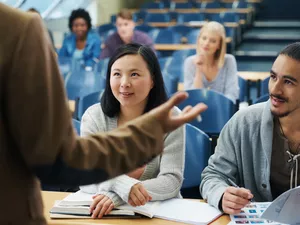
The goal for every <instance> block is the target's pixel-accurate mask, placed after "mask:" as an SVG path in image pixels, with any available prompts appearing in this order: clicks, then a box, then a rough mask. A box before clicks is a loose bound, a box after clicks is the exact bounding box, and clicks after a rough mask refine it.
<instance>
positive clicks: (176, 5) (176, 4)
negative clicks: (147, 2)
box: [170, 2, 193, 10]
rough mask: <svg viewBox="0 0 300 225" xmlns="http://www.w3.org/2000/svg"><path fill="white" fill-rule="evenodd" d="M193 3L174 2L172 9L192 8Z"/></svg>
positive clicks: (171, 5)
mask: <svg viewBox="0 0 300 225" xmlns="http://www.w3.org/2000/svg"><path fill="white" fill-rule="evenodd" d="M192 8H193V4H192V3H191V2H172V3H171V4H170V10H175V9H192Z"/></svg>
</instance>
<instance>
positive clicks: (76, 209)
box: [50, 200, 135, 218]
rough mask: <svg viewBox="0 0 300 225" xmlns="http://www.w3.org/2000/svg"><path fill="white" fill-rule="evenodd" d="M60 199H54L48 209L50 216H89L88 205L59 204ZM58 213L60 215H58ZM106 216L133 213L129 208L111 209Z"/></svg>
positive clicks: (129, 214) (132, 214) (133, 214)
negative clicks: (52, 204)
mask: <svg viewBox="0 0 300 225" xmlns="http://www.w3.org/2000/svg"><path fill="white" fill-rule="evenodd" d="M60 203H61V201H58V200H57V201H55V203H54V206H53V207H52V208H51V210H50V216H52V218H53V217H54V215H56V217H60V218H63V217H64V218H65V217H66V216H63V215H70V216H72V217H74V216H79V218H83V217H84V216H86V217H88V218H90V216H91V213H90V207H89V206H85V205H60ZM57 214H59V215H60V216H58V215H57ZM106 216H111V217H114V216H135V213H134V212H133V211H130V210H121V209H113V210H112V211H111V212H110V213H109V214H107V215H106Z"/></svg>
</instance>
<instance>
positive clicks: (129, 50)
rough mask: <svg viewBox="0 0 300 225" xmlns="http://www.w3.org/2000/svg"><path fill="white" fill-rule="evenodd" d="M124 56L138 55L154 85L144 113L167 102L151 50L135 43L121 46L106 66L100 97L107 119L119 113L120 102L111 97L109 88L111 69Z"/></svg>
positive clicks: (156, 60)
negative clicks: (103, 88) (143, 61)
mask: <svg viewBox="0 0 300 225" xmlns="http://www.w3.org/2000/svg"><path fill="white" fill-rule="evenodd" d="M125 55H140V56H141V57H142V58H143V59H144V60H145V62H146V64H147V67H148V70H149V72H150V74H151V78H152V80H153V83H154V85H153V88H152V89H151V90H150V92H149V95H148V102H147V104H146V107H145V109H144V113H146V112H148V111H150V110H151V109H153V108H155V107H157V106H159V105H161V104H162V103H164V102H166V101H167V94H166V89H165V85H164V81H163V77H162V73H161V70H160V66H159V62H158V59H157V57H156V55H155V53H154V52H153V51H152V49H151V48H150V47H148V46H146V45H141V44H135V43H131V44H126V45H122V46H120V47H119V48H118V49H117V50H116V51H115V52H114V54H113V55H112V57H111V58H110V60H109V62H108V66H107V73H106V86H105V90H104V93H103V95H102V97H101V108H102V111H103V112H104V114H105V115H106V116H108V117H114V116H118V114H119V112H120V102H119V101H118V100H117V99H116V98H115V96H114V95H113V93H112V90H111V86H110V73H111V67H112V65H113V64H114V63H115V61H117V60H118V59H119V58H121V57H123V56H125Z"/></svg>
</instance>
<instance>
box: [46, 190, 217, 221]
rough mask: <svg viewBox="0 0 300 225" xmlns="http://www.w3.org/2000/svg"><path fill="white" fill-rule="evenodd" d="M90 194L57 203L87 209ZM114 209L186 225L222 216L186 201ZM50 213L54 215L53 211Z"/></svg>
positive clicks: (166, 201)
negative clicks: (185, 224)
mask: <svg viewBox="0 0 300 225" xmlns="http://www.w3.org/2000/svg"><path fill="white" fill-rule="evenodd" d="M92 196H93V195H92V194H87V193H83V192H82V191H78V192H76V193H72V194H70V195H68V196H67V197H66V198H64V199H63V200H61V201H60V202H59V204H58V205H59V206H62V207H69V208H72V207H82V206H85V207H88V206H89V205H90V204H92V201H93V200H92ZM116 209H119V210H124V211H125V212H127V211H131V212H133V213H135V214H140V215H144V216H146V217H149V218H153V217H155V218H160V219H165V220H172V221H177V222H183V223H188V224H208V223H210V222H212V221H213V220H215V219H217V218H218V217H220V216H221V215H222V212H221V211H219V210H218V209H215V208H214V207H212V206H210V205H209V204H207V203H205V202H200V201H192V200H188V199H178V198H176V199H169V200H165V201H156V202H148V203H146V204H145V205H143V206H137V207H133V206H131V205H129V204H124V205H121V206H118V207H116ZM51 212H53V213H55V211H54V210H51Z"/></svg>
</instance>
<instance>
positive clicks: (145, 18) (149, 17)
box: [111, 10, 247, 23]
mask: <svg viewBox="0 0 300 225" xmlns="http://www.w3.org/2000/svg"><path fill="white" fill-rule="evenodd" d="M246 17H247V14H246V13H238V12H232V11H222V12H220V13H210V12H188V13H184V12H180V13H179V12H171V11H169V12H148V11H142V10H141V11H138V12H135V13H134V14H133V19H134V21H135V22H138V23H155V22H177V23H186V22H190V21H205V20H214V19H218V21H220V22H239V21H240V20H242V19H246ZM115 22H116V16H115V15H113V16H112V17H111V23H115Z"/></svg>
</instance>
